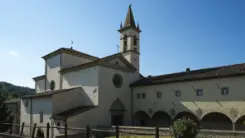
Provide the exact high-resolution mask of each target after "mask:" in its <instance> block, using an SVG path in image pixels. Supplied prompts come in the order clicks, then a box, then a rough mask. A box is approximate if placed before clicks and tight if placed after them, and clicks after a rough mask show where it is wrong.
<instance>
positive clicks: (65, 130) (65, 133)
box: [65, 124, 67, 138]
mask: <svg viewBox="0 0 245 138" xmlns="http://www.w3.org/2000/svg"><path fill="white" fill-rule="evenodd" d="M65 138H67V124H65Z"/></svg>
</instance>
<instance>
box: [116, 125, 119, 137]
mask: <svg viewBox="0 0 245 138" xmlns="http://www.w3.org/2000/svg"><path fill="white" fill-rule="evenodd" d="M116 138H119V127H118V125H116Z"/></svg>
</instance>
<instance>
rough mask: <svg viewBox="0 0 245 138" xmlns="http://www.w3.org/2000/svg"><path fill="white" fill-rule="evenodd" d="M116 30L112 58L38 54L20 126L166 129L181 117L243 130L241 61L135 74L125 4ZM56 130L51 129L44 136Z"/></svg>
mask: <svg viewBox="0 0 245 138" xmlns="http://www.w3.org/2000/svg"><path fill="white" fill-rule="evenodd" d="M118 32H119V33H120V52H119V53H116V54H114V55H110V56H107V57H103V58H98V57H95V56H92V55H89V54H86V53H82V52H79V51H77V50H74V49H72V48H60V49H58V50H56V51H53V52H51V53H49V54H47V55H45V56H43V59H44V60H45V71H44V72H45V73H44V75H42V76H38V77H35V78H33V79H34V81H35V88H36V95H34V96H26V97H23V98H22V100H21V123H22V122H25V123H26V124H30V125H33V124H34V123H37V125H38V126H44V125H46V124H47V123H50V125H51V126H63V125H64V124H65V123H67V124H68V127H69V126H70V127H85V126H86V125H87V124H89V125H90V126H92V127H102V126H111V125H141V126H156V125H159V126H163V127H168V126H169V125H170V124H171V122H172V120H174V119H177V118H180V117H188V118H192V119H193V120H195V121H196V122H197V123H198V125H199V126H200V127H201V128H203V129H227V130H232V129H233V130H244V129H245V126H244V121H245V120H244V119H245V117H244V115H245V102H244V99H245V94H244V93H243V91H244V90H245V85H244V84H245V64H236V65H229V66H223V67H214V68H207V69H200V70H193V71H192V70H190V69H189V68H187V69H186V71H183V72H179V73H173V74H165V75H161V76H148V77H143V76H142V75H141V74H140V33H141V30H140V28H139V25H136V24H135V21H134V17H133V13H132V9H131V6H129V8H128V12H127V16H126V20H125V22H124V24H121V26H120V29H119V30H118ZM43 131H45V129H44V130H43ZM30 132H31V129H28V128H25V130H24V133H26V134H28V133H30ZM62 133H63V132H62V130H60V129H52V131H51V134H50V135H51V137H53V136H56V135H59V134H62ZM69 133H73V132H72V131H69Z"/></svg>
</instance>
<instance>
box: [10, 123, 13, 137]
mask: <svg viewBox="0 0 245 138" xmlns="http://www.w3.org/2000/svg"><path fill="white" fill-rule="evenodd" d="M12 132H13V124H12V123H10V127H9V134H10V135H11V134H12Z"/></svg>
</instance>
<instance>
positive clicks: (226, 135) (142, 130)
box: [113, 126, 245, 138]
mask: <svg viewBox="0 0 245 138" xmlns="http://www.w3.org/2000/svg"><path fill="white" fill-rule="evenodd" d="M113 128H115V127H113ZM119 130H120V134H131V135H155V134H156V128H154V127H132V126H121V127H120V129H119ZM159 135H160V136H169V135H170V133H169V128H159ZM198 138H245V131H225V130H200V132H199V134H198Z"/></svg>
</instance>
